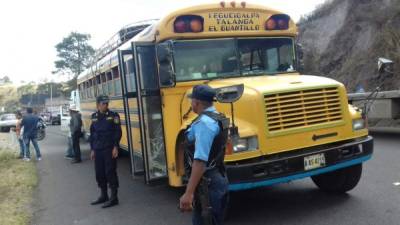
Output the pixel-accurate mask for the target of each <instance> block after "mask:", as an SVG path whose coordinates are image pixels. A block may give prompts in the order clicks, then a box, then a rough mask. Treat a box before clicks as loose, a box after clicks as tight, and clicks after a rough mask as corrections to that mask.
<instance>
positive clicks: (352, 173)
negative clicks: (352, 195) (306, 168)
mask: <svg viewBox="0 0 400 225" xmlns="http://www.w3.org/2000/svg"><path fill="white" fill-rule="evenodd" d="M361 174H362V164H357V165H354V166H350V167H346V168H342V169H339V170H335V171H332V172H329V173H324V174H320V175H316V176H312V177H311V179H312V181H313V182H314V183H315V185H317V187H319V188H320V189H321V190H322V191H325V192H329V193H337V194H342V193H346V192H348V191H350V190H352V189H353V188H355V187H356V186H357V184H358V182H359V181H360V178H361Z"/></svg>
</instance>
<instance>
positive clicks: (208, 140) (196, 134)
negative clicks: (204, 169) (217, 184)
mask: <svg viewBox="0 0 400 225" xmlns="http://www.w3.org/2000/svg"><path fill="white" fill-rule="evenodd" d="M205 111H209V112H217V110H216V109H215V107H214V106H211V107H209V108H207V109H206V110H205ZM219 129H220V128H219V126H218V122H217V121H215V120H213V119H211V118H210V117H208V116H207V115H201V117H200V119H198V120H197V121H196V122H194V123H193V124H192V125H191V126H190V128H189V129H188V130H187V131H186V135H187V138H188V140H189V141H195V150H194V159H196V160H201V161H204V162H207V161H208V157H209V155H210V151H211V146H212V144H213V141H214V138H215V136H217V135H218V133H219Z"/></svg>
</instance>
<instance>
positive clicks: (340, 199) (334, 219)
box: [33, 127, 400, 225]
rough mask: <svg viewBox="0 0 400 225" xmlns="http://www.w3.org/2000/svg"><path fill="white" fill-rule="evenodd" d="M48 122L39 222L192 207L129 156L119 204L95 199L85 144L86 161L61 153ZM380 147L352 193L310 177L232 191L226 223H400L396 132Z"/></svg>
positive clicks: (161, 221)
mask: <svg viewBox="0 0 400 225" xmlns="http://www.w3.org/2000/svg"><path fill="white" fill-rule="evenodd" d="M58 129H59V127H50V128H49V129H48V136H47V137H46V139H45V140H44V141H43V142H42V143H41V146H42V151H43V161H41V162H39V163H38V164H37V165H38V171H39V175H40V183H39V188H38V191H37V194H36V198H37V200H36V202H35V204H34V208H35V214H34V221H33V224H46V225H47V224H48V225H63V224H66V225H70V224H79V225H89V224H90V225H91V224H116V225H125V224H133V225H181V224H182V225H183V224H190V215H189V214H182V213H180V212H178V211H177V209H176V205H177V199H178V198H179V196H180V195H181V193H182V191H183V190H182V189H174V188H170V187H168V186H166V185H164V186H156V187H148V186H146V185H144V184H143V178H142V177H136V178H133V179H132V177H131V176H130V173H129V159H128V158H122V159H120V161H119V168H118V171H119V175H120V183H121V188H120V202H121V204H120V205H119V206H117V207H114V208H110V209H105V210H104V209H101V208H100V207H97V206H90V205H89V202H90V201H91V200H92V199H93V198H95V197H97V191H98V190H97V188H96V184H95V180H94V171H93V163H92V162H90V161H88V160H87V158H88V146H87V145H83V146H82V149H83V156H84V162H83V163H82V164H78V165H71V164H70V163H69V161H68V160H66V159H64V158H63V154H64V150H65V146H66V139H65V137H63V136H62V135H60V134H59V132H57V130H58ZM375 137H376V142H375V143H376V151H375V155H374V157H373V159H372V160H370V161H369V162H368V163H366V164H365V167H364V174H363V177H362V180H361V182H360V184H359V185H358V186H357V188H356V189H354V190H353V191H351V192H350V193H349V194H347V195H340V196H337V195H328V194H324V193H322V192H320V191H319V190H318V189H317V188H316V187H315V186H314V184H313V183H312V182H311V181H310V180H309V179H305V180H301V181H296V182H292V183H287V184H281V185H277V186H273V187H268V188H262V189H257V190H252V191H245V192H239V193H233V194H232V195H231V209H230V217H229V220H228V221H227V222H226V224H227V225H246V224H251V225H258V224H260V225H261V224H276V225H278V224H290V225H291V224H295V225H303V224H304V225H309V224H318V225H325V224H326V225H334V224H335V225H336V224H340V225H342V224H343V225H347V224H349V225H350V224H351V225H358V224H363V225H364V224H371V225H378V224H379V225H383V224H391V225H398V224H400V186H395V185H394V184H393V183H395V182H400V173H399V171H400V163H398V159H400V149H399V146H400V140H399V139H398V136H396V135H376V136H375Z"/></svg>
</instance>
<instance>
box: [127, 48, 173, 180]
mask: <svg viewBox="0 0 400 225" xmlns="http://www.w3.org/2000/svg"><path fill="white" fill-rule="evenodd" d="M132 47H133V48H134V51H135V62H136V74H137V76H136V87H137V90H138V92H137V93H138V108H139V121H140V128H141V137H142V150H143V156H144V167H145V181H146V183H147V184H149V183H154V182H157V181H162V180H164V178H166V177H167V175H168V174H167V164H166V152H165V143H164V127H163V116H162V109H161V107H162V105H161V104H162V100H161V95H160V87H159V79H158V76H157V63H156V54H155V46H154V44H138V43H134V44H133V46H132Z"/></svg>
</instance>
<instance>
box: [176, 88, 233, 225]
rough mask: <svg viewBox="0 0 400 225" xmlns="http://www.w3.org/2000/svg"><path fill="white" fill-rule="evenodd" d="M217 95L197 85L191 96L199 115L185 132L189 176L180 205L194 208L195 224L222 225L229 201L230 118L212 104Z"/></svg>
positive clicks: (184, 208)
mask: <svg viewBox="0 0 400 225" xmlns="http://www.w3.org/2000/svg"><path fill="white" fill-rule="evenodd" d="M215 94H216V93H215V90H214V89H212V88H211V87H209V86H208V85H197V86H195V87H193V91H192V94H191V95H189V98H191V104H192V110H193V112H195V113H196V114H198V115H199V116H198V117H197V118H196V119H195V120H194V122H193V123H192V124H191V125H190V126H189V127H188V129H187V131H186V141H185V142H186V143H185V156H186V158H185V160H186V163H185V164H186V165H187V166H188V168H187V173H189V174H190V178H189V181H188V184H187V187H186V191H185V193H184V194H183V195H182V197H181V198H180V205H179V206H180V209H181V210H182V211H191V210H192V209H193V217H192V222H193V224H194V225H206V224H207V225H208V224H215V225H219V224H222V222H223V214H224V211H225V208H226V207H227V202H228V180H227V178H226V175H225V167H224V155H225V147H226V142H227V137H228V127H229V119H227V118H226V117H225V116H224V115H223V114H221V113H218V112H217V111H216V109H215V107H214V106H213V100H214V97H215ZM204 194H205V195H206V196H204ZM207 204H208V205H207ZM192 206H193V208H192ZM207 211H209V212H207Z"/></svg>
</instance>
